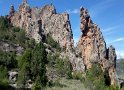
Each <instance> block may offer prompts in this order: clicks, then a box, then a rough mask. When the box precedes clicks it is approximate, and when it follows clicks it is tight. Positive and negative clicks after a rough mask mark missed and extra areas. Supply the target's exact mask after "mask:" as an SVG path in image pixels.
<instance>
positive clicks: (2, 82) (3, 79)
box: [0, 65, 9, 88]
mask: <svg viewBox="0 0 124 90" xmlns="http://www.w3.org/2000/svg"><path fill="white" fill-rule="evenodd" d="M8 85H9V81H8V79H7V68H6V67H4V66H2V65H0V87H3V88H5V87H8Z"/></svg>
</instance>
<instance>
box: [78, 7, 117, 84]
mask: <svg viewBox="0 0 124 90" xmlns="http://www.w3.org/2000/svg"><path fill="white" fill-rule="evenodd" d="M80 20H81V22H80V29H81V32H82V35H81V37H80V40H79V42H78V45H77V48H78V49H79V50H80V52H81V55H82V59H83V61H84V64H85V65H86V69H89V68H91V67H92V65H93V64H94V63H100V64H101V67H102V69H103V71H106V70H107V71H108V72H109V76H110V79H111V84H114V83H115V79H114V77H113V75H112V74H114V72H115V70H116V65H115V64H116V53H115V50H114V48H113V47H112V46H110V47H109V49H107V48H106V42H105V41H104V38H103V36H102V32H101V31H100V28H99V27H98V26H97V25H96V24H94V23H93V21H92V20H91V18H90V15H89V14H88V11H87V9H85V8H83V7H81V8H80Z"/></svg>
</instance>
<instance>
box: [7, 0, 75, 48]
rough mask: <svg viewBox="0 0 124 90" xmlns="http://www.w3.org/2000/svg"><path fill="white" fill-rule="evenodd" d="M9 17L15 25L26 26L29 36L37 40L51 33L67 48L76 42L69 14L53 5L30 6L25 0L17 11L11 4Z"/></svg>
mask: <svg viewBox="0 0 124 90" xmlns="http://www.w3.org/2000/svg"><path fill="white" fill-rule="evenodd" d="M9 19H10V21H11V23H12V24H13V25H14V26H17V27H21V28H24V29H25V30H26V32H27V36H29V37H30V38H34V39H35V40H36V41H37V42H40V41H42V39H43V36H44V35H47V34H51V36H52V37H53V39H54V40H55V41H57V42H58V43H59V44H60V46H61V47H63V48H66V50H67V49H68V48H70V46H71V45H73V43H74V42H73V35H72V30H71V25H70V21H69V15H68V14H67V13H61V14H57V13H56V9H55V7H54V6H53V5H45V6H44V7H42V8H30V7H29V5H28V4H27V0H23V3H22V4H21V5H20V6H19V11H18V12H15V10H14V6H11V8H10V15H9Z"/></svg>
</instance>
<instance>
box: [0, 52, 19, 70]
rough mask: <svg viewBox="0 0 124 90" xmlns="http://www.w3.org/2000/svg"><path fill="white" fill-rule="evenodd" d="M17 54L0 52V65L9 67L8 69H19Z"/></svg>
mask: <svg viewBox="0 0 124 90" xmlns="http://www.w3.org/2000/svg"><path fill="white" fill-rule="evenodd" d="M15 57H16V55H15V52H3V51H0V65H3V66H5V67H7V68H8V69H11V68H16V67H17V60H16V58H15Z"/></svg>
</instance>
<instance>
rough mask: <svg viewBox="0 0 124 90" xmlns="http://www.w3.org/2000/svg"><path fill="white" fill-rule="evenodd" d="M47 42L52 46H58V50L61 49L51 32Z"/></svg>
mask: <svg viewBox="0 0 124 90" xmlns="http://www.w3.org/2000/svg"><path fill="white" fill-rule="evenodd" d="M45 42H46V43H47V44H49V45H50V46H51V47H52V48H56V49H57V50H58V51H60V50H61V48H60V45H59V43H57V42H56V41H54V40H53V38H52V36H51V35H50V34H48V35H47V38H46V40H45Z"/></svg>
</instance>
